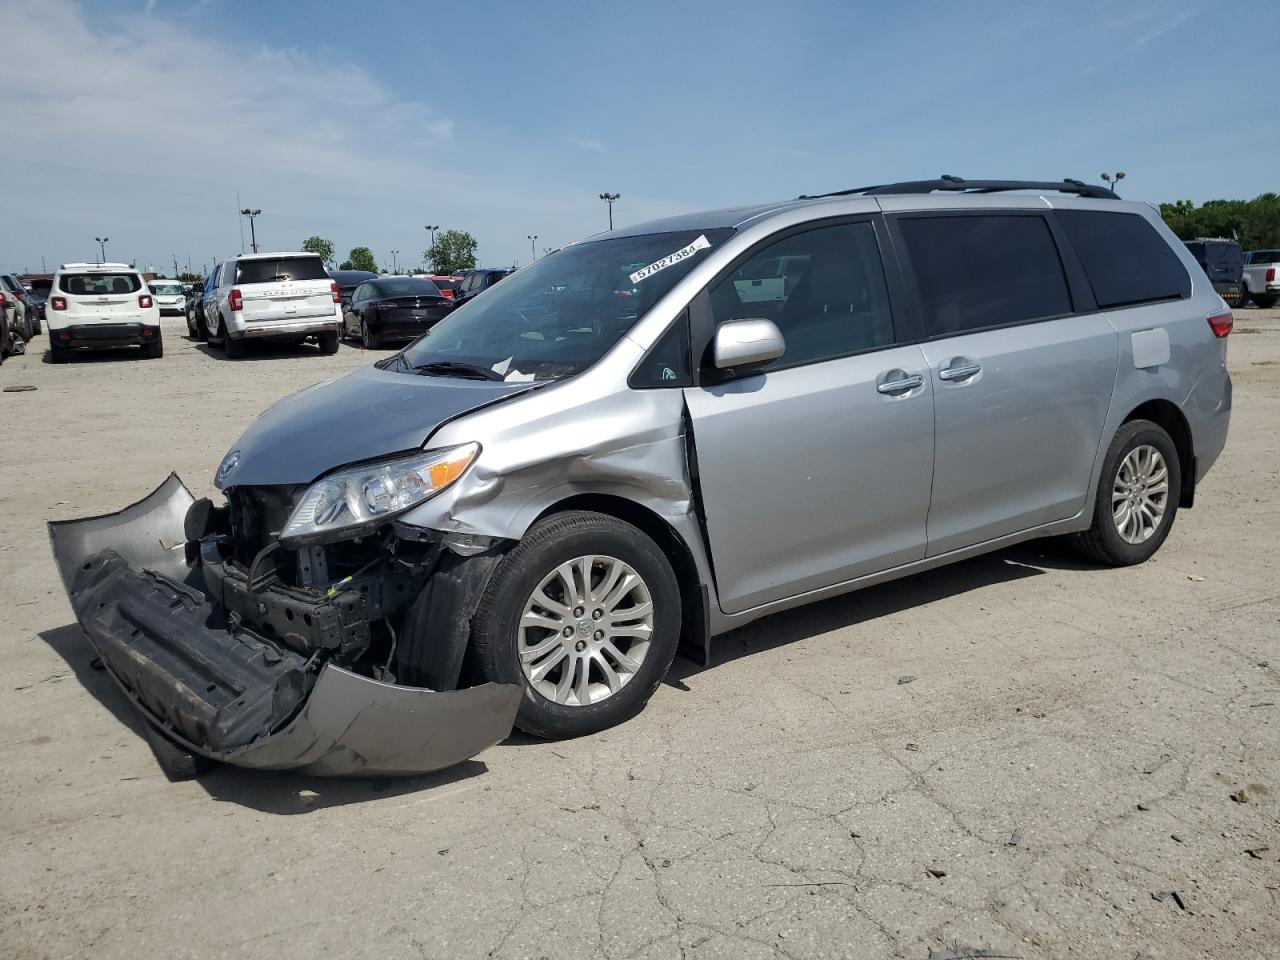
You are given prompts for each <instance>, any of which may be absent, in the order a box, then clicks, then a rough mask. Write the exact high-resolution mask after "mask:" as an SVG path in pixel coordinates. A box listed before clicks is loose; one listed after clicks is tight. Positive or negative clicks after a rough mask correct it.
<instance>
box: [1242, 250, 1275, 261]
mask: <svg viewBox="0 0 1280 960" xmlns="http://www.w3.org/2000/svg"><path fill="white" fill-rule="evenodd" d="M1249 262H1250V263H1280V250H1254V251H1253V252H1252V253H1250V254H1249Z"/></svg>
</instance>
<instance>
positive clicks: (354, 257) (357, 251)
mask: <svg viewBox="0 0 1280 960" xmlns="http://www.w3.org/2000/svg"><path fill="white" fill-rule="evenodd" d="M342 269H343V270H368V271H369V272H370V273H377V272H378V261H377V260H375V259H374V258H373V251H372V250H370V249H369V248H368V247H352V248H351V252H350V253H349V254H347V259H346V260H345V261H343V264H342Z"/></svg>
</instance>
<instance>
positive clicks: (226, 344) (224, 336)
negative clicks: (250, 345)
mask: <svg viewBox="0 0 1280 960" xmlns="http://www.w3.org/2000/svg"><path fill="white" fill-rule="evenodd" d="M218 337H219V338H220V339H221V340H222V352H223V353H225V354H226V355H227V359H228V360H239V359H240V358H241V357H243V356H244V341H243V340H236V339H235V338H233V337H232V336H231V334H230V333H229V332H228V331H227V325H226V324H225V323H223V321H222V317H218Z"/></svg>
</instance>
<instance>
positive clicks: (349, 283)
mask: <svg viewBox="0 0 1280 960" xmlns="http://www.w3.org/2000/svg"><path fill="white" fill-rule="evenodd" d="M329 276H330V277H331V278H332V279H333V280H335V281H337V284H338V294H339V296H341V297H342V309H343V310H344V311H345V310H346V309H347V307H349V306H350V305H351V294H353V293H355V289H356V287H358V286H360V284H362V283H364V282H365V281H366V280H376V279H378V275H377V274H376V273H370V272H369V271H368V270H330V271H329Z"/></svg>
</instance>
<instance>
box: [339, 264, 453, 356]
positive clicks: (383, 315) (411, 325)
mask: <svg viewBox="0 0 1280 960" xmlns="http://www.w3.org/2000/svg"><path fill="white" fill-rule="evenodd" d="M452 310H453V301H452V300H449V299H448V298H446V297H445V295H444V294H443V293H441V292H440V288H439V287H437V286H436V285H435V284H434V283H432V282H431V281H430V280H424V279H422V278H421V277H382V278H380V279H376V280H366V281H365V282H364V283H362V284H360V286H358V287H356V289H355V292H354V293H352V295H351V303H350V304H348V305H347V307H346V308H345V309H344V310H343V313H342V334H343V336H344V337H359V338H360V341H361V343H363V344H364V345H365V347H366V348H367V349H376V348H378V347H381V346H382V345H383V344H384V343H386V342H387V341H389V340H399V341H405V340H412V339H414V338H415V337H418V336H421V335H422V334H423V333H425V332H426V331H427V330H429V329H431V327H433V326H434V325H435V324H436V323H437V322H439V321H440V320H443V319H444V318H445V317H447V316H448V315H449V314H450V312H452Z"/></svg>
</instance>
